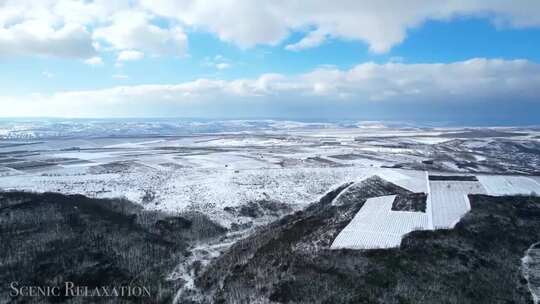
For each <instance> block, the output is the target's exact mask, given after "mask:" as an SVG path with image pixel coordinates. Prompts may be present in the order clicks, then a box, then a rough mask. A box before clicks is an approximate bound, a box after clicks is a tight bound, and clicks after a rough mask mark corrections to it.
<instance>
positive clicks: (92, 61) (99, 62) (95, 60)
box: [84, 56, 103, 66]
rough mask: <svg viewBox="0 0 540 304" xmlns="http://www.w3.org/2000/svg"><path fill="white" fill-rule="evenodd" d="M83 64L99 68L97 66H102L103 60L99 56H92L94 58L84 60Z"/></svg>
mask: <svg viewBox="0 0 540 304" xmlns="http://www.w3.org/2000/svg"><path fill="white" fill-rule="evenodd" d="M84 63H85V64H88V65H91V66H99V65H103V59H101V57H99V56H94V57H90V58H88V59H85V60H84Z"/></svg>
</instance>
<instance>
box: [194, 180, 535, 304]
mask: <svg viewBox="0 0 540 304" xmlns="http://www.w3.org/2000/svg"><path fill="white" fill-rule="evenodd" d="M343 187H345V185H344V186H342V187H341V188H343ZM341 188H340V189H336V190H335V191H333V192H331V193H329V194H328V195H326V196H325V197H324V198H322V199H321V201H320V202H318V203H315V204H313V205H311V206H310V207H309V208H307V209H306V210H304V211H303V212H297V213H295V214H293V215H290V216H287V217H285V218H283V219H282V220H280V221H278V222H275V223H273V224H270V225H268V226H267V227H265V228H264V229H261V230H260V231H258V232H257V233H255V234H254V235H252V236H251V237H249V238H247V239H245V240H243V241H240V242H239V243H237V244H235V245H234V246H232V248H231V249H230V250H229V252H227V253H226V254H225V255H223V256H221V257H220V258H218V259H217V260H216V261H214V263H212V264H211V265H210V267H209V268H208V269H207V270H206V271H205V272H204V273H203V274H202V275H201V276H200V277H199V278H198V280H197V284H198V287H199V289H200V290H199V294H197V295H195V296H193V295H192V296H190V297H188V296H186V297H184V301H185V302H186V301H188V299H192V300H195V301H196V302H204V303H253V302H256V303H271V302H275V303H475V304H477V303H531V300H532V298H531V294H530V292H529V289H528V288H527V281H526V279H525V278H524V276H523V274H522V273H521V259H522V257H523V256H524V254H525V252H526V250H527V249H528V248H529V246H531V244H533V243H535V242H537V241H538V239H539V238H540V199H539V198H533V197H489V196H484V195H477V196H471V207H472V211H471V212H469V213H468V214H467V215H466V216H465V217H464V218H463V219H462V220H461V221H460V222H459V223H458V224H457V225H456V227H455V229H452V230H437V231H415V232H412V233H410V234H408V235H407V236H406V237H405V238H404V239H403V242H402V245H401V248H399V249H387V250H368V251H360V250H329V249H328V248H329V244H330V242H331V241H332V239H333V238H334V237H335V235H336V234H337V233H338V232H339V230H340V229H341V228H342V227H343V226H344V225H346V224H347V223H348V221H349V220H350V218H351V217H352V216H353V215H354V214H355V213H356V212H357V211H358V210H359V209H360V208H361V206H362V205H363V203H364V202H365V200H366V198H369V197H373V196H381V195H391V194H403V193H406V192H407V190H404V189H402V188H400V187H398V186H395V185H393V184H391V183H388V182H386V181H384V180H382V179H380V178H377V177H372V178H369V179H367V180H365V181H364V182H362V183H360V184H358V186H357V187H356V189H354V191H353V192H354V193H355V194H356V195H354V196H355V197H354V199H350V200H344V199H341V200H340V201H344V202H345V203H344V204H340V205H339V206H335V205H332V204H331V201H332V200H333V198H335V197H336V196H337V195H338V194H339V192H340V191H341V190H342V189H341ZM348 192H351V191H348Z"/></svg>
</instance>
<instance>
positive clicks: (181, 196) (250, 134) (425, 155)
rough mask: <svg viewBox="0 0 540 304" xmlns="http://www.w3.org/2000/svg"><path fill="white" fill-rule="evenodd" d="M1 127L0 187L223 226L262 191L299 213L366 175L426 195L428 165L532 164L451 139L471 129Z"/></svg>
mask: <svg viewBox="0 0 540 304" xmlns="http://www.w3.org/2000/svg"><path fill="white" fill-rule="evenodd" d="M0 128H3V129H2V130H4V131H3V133H2V134H4V139H0V190H26V191H37V192H46V191H53V192H61V193H67V194H85V195H88V196H91V197H126V198H128V199H130V200H132V201H134V202H137V203H141V204H142V205H143V206H144V207H145V208H148V209H158V210H164V211H170V212H181V211H185V210H198V211H202V212H205V213H207V214H209V215H210V216H211V217H212V218H214V219H216V220H218V221H220V222H221V223H223V224H224V225H230V224H231V223H233V222H235V221H237V220H238V219H236V218H234V216H232V215H231V214H229V213H227V212H224V210H223V209H224V208H225V207H230V206H238V205H242V204H245V203H247V202H250V201H256V200H261V199H271V200H276V201H280V202H284V203H287V204H291V205H292V206H294V208H295V209H299V208H303V206H305V205H306V204H309V203H311V202H314V201H316V200H318V199H319V198H320V197H321V196H322V195H323V194H325V193H326V192H328V191H329V190H331V189H333V188H335V187H337V186H339V185H342V184H344V183H347V182H351V181H359V180H362V179H364V178H366V177H368V176H371V175H379V176H381V177H382V178H384V179H386V180H388V181H390V182H393V183H395V184H397V185H399V186H402V187H404V188H406V189H409V190H410V191H413V192H425V193H427V192H428V183H427V182H426V177H425V171H426V170H430V171H431V170H439V171H444V170H452V171H454V172H456V173H460V172H473V173H474V172H477V171H481V172H483V173H484V174H489V173H490V172H497V170H503V171H504V170H516V171H520V172H522V171H525V170H528V168H529V170H530V166H531V163H534V162H529V161H528V160H530V159H532V160H533V161H534V160H535V159H534V157H535V156H534V155H533V154H526V155H525V154H524V155H522V157H521V158H520V159H519V162H516V163H508V162H509V161H510V162H511V160H508V159H504V160H500V159H496V158H494V157H499V155H505V154H504V153H495V152H496V151H495V152H494V151H491V150H487V149H488V148H489V147H492V146H494V145H493V143H497V144H498V145H495V146H497V147H506V146H505V145H506V144H505V143H506V142H508V141H509V140H511V139H512V137H505V138H504V141H503V142H499V141H498V139H496V138H489V137H487V138H486V136H484V135H482V136H481V137H480V138H470V139H463V138H461V139H459V140H457V139H453V138H451V136H449V135H451V134H463V132H469V131H464V130H460V129H441V128H439V129H420V128H411V127H408V128H406V129H399V128H389V127H385V126H384V125H382V124H380V123H377V124H367V125H366V124H358V127H351V124H347V125H346V127H343V126H340V125H339V124H332V123H323V124H320V123H297V122H276V121H258V122H254V121H228V122H199V123H196V122H191V123H188V122H148V123H147V122H126V123H122V122H101V121H89V122H83V121H76V122H72V123H71V122H62V124H55V123H50V124H47V123H44V122H38V123H36V124H32V123H29V122H25V123H16V122H10V123H7V124H5V126H4V127H1V126H0ZM511 131H513V130H509V131H508V132H511ZM527 132H529V137H531V138H533V137H535V136H538V134H539V133H534V132H536V131H532V130H528V131H527ZM152 134H159V135H152ZM482 134H484V133H482ZM460 136H462V135H460ZM518 138H520V139H519V140H520V141H521V140H522V138H523V136H518ZM514 146H515V145H513V146H512V147H514ZM489 149H490V148H489ZM527 149H528V150H524V151H530V150H531V147H527ZM492 152H493V153H492ZM524 160H527V162H525V161H524ZM522 163H523V164H526V165H522ZM481 178H482V180H481V181H482V183H483V184H485V185H486V188H487V189H488V193H494V194H501V193H516V192H519V193H526V192H527V191H528V193H530V191H529V190H530V189H532V190H531V191H536V192H537V193H538V192H540V191H537V189H538V188H537V186H535V185H537V184H538V183H531V182H530V181H532V179H526V178H521V179H520V180H516V181H514V180H512V183H513V184H516V183H517V185H519V187H522V188H523V189H520V190H519V191H518V190H516V187H517V186H515V187H514V188H511V189H510V188H509V189H510V190H509V189H507V188H508V187H506V186H504V187H502V188H501V187H499V185H500V184H501V182H499V181H497V180H498V179H497V178H490V177H489V176H487V177H481ZM494 180H495V181H494ZM505 183H506V182H505ZM503 184H504V183H503ZM505 185H506V184H505ZM505 187H506V188H505ZM441 195H442V196H444V193H443V194H441ZM452 195H454V194H452ZM428 207H429V208H431V205H430V204H428ZM458 213H459V212H458ZM430 220H432V218H430Z"/></svg>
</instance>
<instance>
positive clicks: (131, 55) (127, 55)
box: [117, 50, 144, 61]
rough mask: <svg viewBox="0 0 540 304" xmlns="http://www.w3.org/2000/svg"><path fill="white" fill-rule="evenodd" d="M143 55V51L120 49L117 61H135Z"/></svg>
mask: <svg viewBox="0 0 540 304" xmlns="http://www.w3.org/2000/svg"><path fill="white" fill-rule="evenodd" d="M143 57H144V53H142V52H139V51H131V50H130V51H121V52H120V54H118V58H117V60H118V61H135V60H140V59H142V58H143Z"/></svg>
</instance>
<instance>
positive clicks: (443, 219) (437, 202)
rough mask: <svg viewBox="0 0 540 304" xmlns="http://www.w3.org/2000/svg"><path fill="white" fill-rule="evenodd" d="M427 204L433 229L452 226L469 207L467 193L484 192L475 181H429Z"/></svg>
mask: <svg viewBox="0 0 540 304" xmlns="http://www.w3.org/2000/svg"><path fill="white" fill-rule="evenodd" d="M429 187H430V193H429V196H428V204H429V203H431V212H432V218H433V228H434V229H445V228H453V227H454V226H455V225H456V223H457V222H458V221H459V220H460V219H461V217H462V216H464V215H465V214H466V213H467V212H468V211H469V210H470V209H471V206H470V203H469V198H468V195H469V194H485V189H484V188H483V187H482V185H481V184H480V183H479V182H476V181H474V182H473V181H430V182H429Z"/></svg>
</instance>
